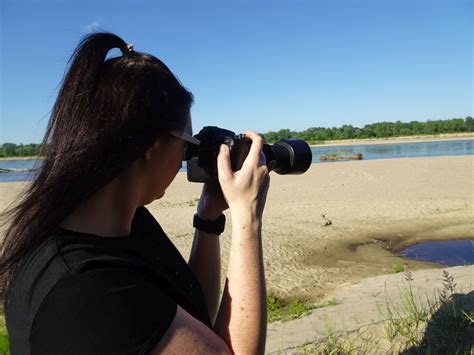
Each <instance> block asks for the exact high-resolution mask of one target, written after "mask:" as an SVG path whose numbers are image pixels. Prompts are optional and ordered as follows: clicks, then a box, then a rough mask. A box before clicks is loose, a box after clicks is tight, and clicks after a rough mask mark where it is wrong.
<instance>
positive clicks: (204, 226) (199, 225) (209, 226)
mask: <svg viewBox="0 0 474 355" xmlns="http://www.w3.org/2000/svg"><path fill="white" fill-rule="evenodd" d="M193 227H194V228H196V229H199V230H200V231H203V232H206V233H211V234H216V235H219V234H221V233H222V232H223V231H224V228H225V215H224V214H223V213H222V214H221V215H220V216H219V217H218V218H217V219H216V220H208V219H202V218H200V217H199V216H198V214H197V213H195V214H194V219H193Z"/></svg>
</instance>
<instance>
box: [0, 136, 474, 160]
mask: <svg viewBox="0 0 474 355" xmlns="http://www.w3.org/2000/svg"><path fill="white" fill-rule="evenodd" d="M469 138H472V139H474V133H472V132H468V133H447V134H438V135H426V136H403V137H391V138H364V139H342V140H332V141H324V142H321V143H319V144H310V147H322V146H325V147H330V146H338V145H344V146H345V145H368V144H390V143H416V142H426V141H451V140H462V139H469ZM34 159H42V158H39V157H37V156H28V157H7V158H0V161H2V160H34Z"/></svg>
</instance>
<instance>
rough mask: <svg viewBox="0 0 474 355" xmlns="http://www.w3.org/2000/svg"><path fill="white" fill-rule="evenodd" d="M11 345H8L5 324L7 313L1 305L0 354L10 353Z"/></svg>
mask: <svg viewBox="0 0 474 355" xmlns="http://www.w3.org/2000/svg"><path fill="white" fill-rule="evenodd" d="M9 353H10V347H9V345H8V333H7V327H6V325H5V314H4V312H3V305H0V354H9Z"/></svg>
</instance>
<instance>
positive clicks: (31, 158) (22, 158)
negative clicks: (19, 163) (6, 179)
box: [0, 156, 42, 161]
mask: <svg viewBox="0 0 474 355" xmlns="http://www.w3.org/2000/svg"><path fill="white" fill-rule="evenodd" d="M39 159H42V158H41V157H37V156H30V157H7V158H0V160H7V161H8V160H39Z"/></svg>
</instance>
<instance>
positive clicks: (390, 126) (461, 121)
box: [262, 116, 474, 143]
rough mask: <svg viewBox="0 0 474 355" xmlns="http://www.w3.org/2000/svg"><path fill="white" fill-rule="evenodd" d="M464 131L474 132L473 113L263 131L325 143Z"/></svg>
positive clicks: (271, 138) (270, 136)
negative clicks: (426, 118) (423, 118)
mask: <svg viewBox="0 0 474 355" xmlns="http://www.w3.org/2000/svg"><path fill="white" fill-rule="evenodd" d="M460 132H474V119H473V118H472V117H470V116H468V117H466V118H453V119H449V120H437V121H427V122H419V121H411V122H401V121H396V122H377V123H371V124H366V125H365V126H364V127H362V128H359V127H354V126H352V125H343V126H342V127H332V128H326V127H311V128H308V129H306V130H304V131H300V132H297V131H291V130H289V129H280V130H279V131H278V132H273V131H270V132H267V133H263V134H262V135H263V137H264V138H265V141H266V142H267V143H274V142H276V141H278V140H280V139H289V138H301V139H304V140H305V141H307V142H308V143H322V142H324V141H329V140H341V139H364V138H389V137H403V136H415V135H416V136H418V135H436V134H443V133H460Z"/></svg>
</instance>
